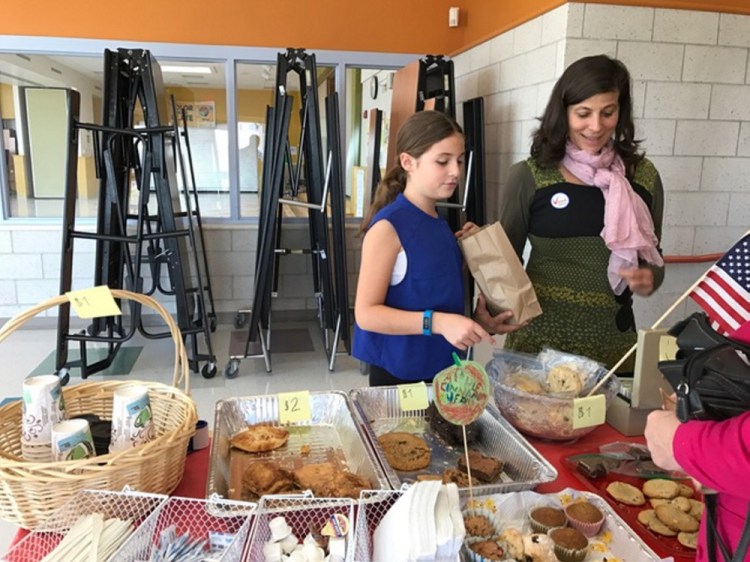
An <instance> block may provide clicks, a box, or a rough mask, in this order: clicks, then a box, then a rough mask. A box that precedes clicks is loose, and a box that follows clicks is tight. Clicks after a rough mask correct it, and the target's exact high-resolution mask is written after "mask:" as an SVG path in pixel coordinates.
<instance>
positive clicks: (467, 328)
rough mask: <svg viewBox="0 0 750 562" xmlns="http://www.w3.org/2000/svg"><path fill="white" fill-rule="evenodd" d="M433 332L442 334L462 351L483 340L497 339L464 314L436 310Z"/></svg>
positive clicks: (491, 340) (433, 318)
mask: <svg viewBox="0 0 750 562" xmlns="http://www.w3.org/2000/svg"><path fill="white" fill-rule="evenodd" d="M432 332H433V333H434V334H440V335H441V336H443V337H444V338H445V339H446V340H448V342H449V343H450V344H451V345H452V346H454V347H457V348H458V349H460V350H462V351H466V350H467V349H468V348H470V347H472V346H474V345H476V344H478V343H479V342H480V341H483V340H484V341H486V342H487V343H489V344H494V343H495V339H494V338H493V337H492V336H491V335H489V334H488V333H487V331H486V330H485V329H484V328H482V326H480V325H479V324H477V323H476V322H474V320H472V319H471V318H467V317H466V316H464V315H462V314H451V313H448V312H435V313H434V314H433V316H432Z"/></svg>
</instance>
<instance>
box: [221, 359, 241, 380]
mask: <svg viewBox="0 0 750 562" xmlns="http://www.w3.org/2000/svg"><path fill="white" fill-rule="evenodd" d="M239 372H240V360H239V359H231V360H230V361H229V363H227V364H226V366H225V367H224V378H227V379H233V378H235V377H236V376H237V373H239Z"/></svg>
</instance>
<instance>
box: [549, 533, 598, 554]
mask: <svg viewBox="0 0 750 562" xmlns="http://www.w3.org/2000/svg"><path fill="white" fill-rule="evenodd" d="M549 538H551V539H552V542H553V543H555V547H554V548H555V556H557V559H558V560H560V562H581V561H582V560H583V559H584V558H586V554H587V553H588V546H589V540H588V539H587V538H586V537H585V536H584V535H583V533H581V532H580V531H579V530H577V529H573V528H572V527H557V528H556V529H552V530H551V531H550V532H549Z"/></svg>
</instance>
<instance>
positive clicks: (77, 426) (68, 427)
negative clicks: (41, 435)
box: [52, 419, 96, 461]
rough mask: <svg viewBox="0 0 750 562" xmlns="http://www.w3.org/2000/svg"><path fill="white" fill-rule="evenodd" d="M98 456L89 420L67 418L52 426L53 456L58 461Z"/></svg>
mask: <svg viewBox="0 0 750 562" xmlns="http://www.w3.org/2000/svg"><path fill="white" fill-rule="evenodd" d="M93 456H96V453H95V452H94V440H93V439H92V437H91V429H90V428H89V422H87V421H86V420H81V419H77V420H76V419H74V420H65V421H61V422H58V423H56V424H55V425H53V426H52V457H53V459H54V460H56V461H76V460H81V459H87V458H89V457H93Z"/></svg>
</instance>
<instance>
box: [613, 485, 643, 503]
mask: <svg viewBox="0 0 750 562" xmlns="http://www.w3.org/2000/svg"><path fill="white" fill-rule="evenodd" d="M607 493H608V494H609V495H610V496H612V497H613V498H615V499H616V500H617V501H618V502H620V503H624V504H626V505H643V504H644V503H646V498H645V497H643V492H641V491H640V490H639V489H638V488H636V487H635V486H632V485H631V484H628V483H626V482H620V481H619V480H615V481H614V482H610V483H609V484H608V485H607Z"/></svg>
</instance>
